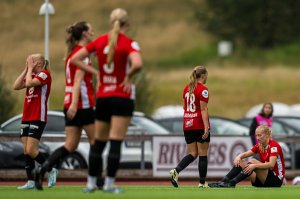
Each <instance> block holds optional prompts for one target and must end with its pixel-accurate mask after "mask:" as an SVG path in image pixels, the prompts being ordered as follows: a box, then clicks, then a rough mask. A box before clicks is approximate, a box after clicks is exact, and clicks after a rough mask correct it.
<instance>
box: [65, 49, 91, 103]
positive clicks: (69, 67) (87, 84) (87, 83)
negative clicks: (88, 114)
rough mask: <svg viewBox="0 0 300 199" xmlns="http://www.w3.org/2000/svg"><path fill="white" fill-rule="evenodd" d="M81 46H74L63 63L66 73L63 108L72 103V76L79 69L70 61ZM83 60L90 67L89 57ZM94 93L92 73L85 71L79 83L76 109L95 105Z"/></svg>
mask: <svg viewBox="0 0 300 199" xmlns="http://www.w3.org/2000/svg"><path fill="white" fill-rule="evenodd" d="M81 48H82V46H78V45H77V46H75V47H74V49H73V51H72V52H71V53H70V55H69V56H68V58H67V59H66V63H65V73H66V88H65V99H64V108H65V109H68V108H69V107H70V105H71V103H72V93H73V86H74V78H75V73H76V71H77V70H80V69H79V68H78V67H77V66H75V65H74V64H72V63H71V61H70V60H71V57H72V56H73V55H74V54H75V53H76V52H77V51H78V50H80V49H81ZM84 62H85V63H86V64H88V65H89V66H91V67H92V63H91V61H90V58H89V57H86V58H85V59H84ZM94 98H95V95H94V86H93V75H92V74H91V73H85V74H84V78H83V80H82V81H81V83H80V92H79V99H78V107H77V108H78V109H87V108H90V107H93V106H95V99H94Z"/></svg>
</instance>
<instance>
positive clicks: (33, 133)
mask: <svg viewBox="0 0 300 199" xmlns="http://www.w3.org/2000/svg"><path fill="white" fill-rule="evenodd" d="M45 126H46V122H41V121H26V122H22V124H21V133H20V137H32V138H35V139H37V140H40V139H41V137H42V134H43V131H44V129H45Z"/></svg>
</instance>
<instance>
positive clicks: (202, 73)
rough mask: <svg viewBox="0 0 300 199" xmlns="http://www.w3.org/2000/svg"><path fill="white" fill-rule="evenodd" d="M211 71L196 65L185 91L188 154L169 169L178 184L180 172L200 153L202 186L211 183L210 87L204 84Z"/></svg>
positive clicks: (172, 179) (199, 167) (200, 182)
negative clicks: (207, 179) (209, 167)
mask: <svg viewBox="0 0 300 199" xmlns="http://www.w3.org/2000/svg"><path fill="white" fill-rule="evenodd" d="M207 76H208V72H207V70H206V68H205V67H204V66H196V67H195V68H194V70H193V72H192V74H191V76H190V83H189V84H188V85H186V87H185V88H184V91H183V100H184V116H183V117H184V118H183V131H184V137H185V141H186V144H187V149H188V153H189V154H188V155H187V156H185V157H184V158H183V159H182V160H181V161H180V162H179V164H178V165H177V167H176V168H175V169H172V170H171V171H170V175H171V183H172V184H173V186H174V187H178V176H179V173H180V172H181V171H182V170H184V169H185V168H186V167H187V166H188V165H189V164H190V163H192V162H193V161H194V160H195V159H196V158H197V157H198V156H199V159H198V170H199V177H200V179H199V185H198V187H199V188H200V187H201V188H206V187H208V185H207V182H206V181H205V180H206V175H207V166H208V162H207V152H208V147H209V142H210V132H209V129H210V124H209V117H208V108H207V103H208V99H209V95H208V89H207V87H205V86H204V84H205V83H206V81H207Z"/></svg>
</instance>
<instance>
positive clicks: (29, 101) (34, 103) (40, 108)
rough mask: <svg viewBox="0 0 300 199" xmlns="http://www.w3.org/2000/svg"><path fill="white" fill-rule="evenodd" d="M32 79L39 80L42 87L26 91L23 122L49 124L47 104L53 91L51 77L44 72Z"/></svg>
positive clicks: (47, 72) (34, 75)
mask: <svg viewBox="0 0 300 199" xmlns="http://www.w3.org/2000/svg"><path fill="white" fill-rule="evenodd" d="M32 78H33V79H38V80H39V81H40V82H41V85H40V86H35V87H31V88H27V89H26V96H25V101H24V109H23V116H22V122H26V121H42V122H47V109H48V108H47V103H48V98H49V94H50V90H51V82H52V79H51V75H50V73H49V71H47V70H42V71H41V72H40V73H38V74H33V75H32Z"/></svg>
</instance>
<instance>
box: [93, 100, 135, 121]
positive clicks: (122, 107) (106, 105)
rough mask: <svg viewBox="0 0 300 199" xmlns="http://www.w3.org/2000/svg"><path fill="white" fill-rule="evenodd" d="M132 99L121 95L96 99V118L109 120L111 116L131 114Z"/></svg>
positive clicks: (132, 108) (132, 107)
mask: <svg viewBox="0 0 300 199" xmlns="http://www.w3.org/2000/svg"><path fill="white" fill-rule="evenodd" d="M133 111H134V101H133V100H131V99H127V98H121V97H105V98H97V100H96V119H97V120H101V121H105V122H110V120H111V116H129V117H131V116H132V115H133Z"/></svg>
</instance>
